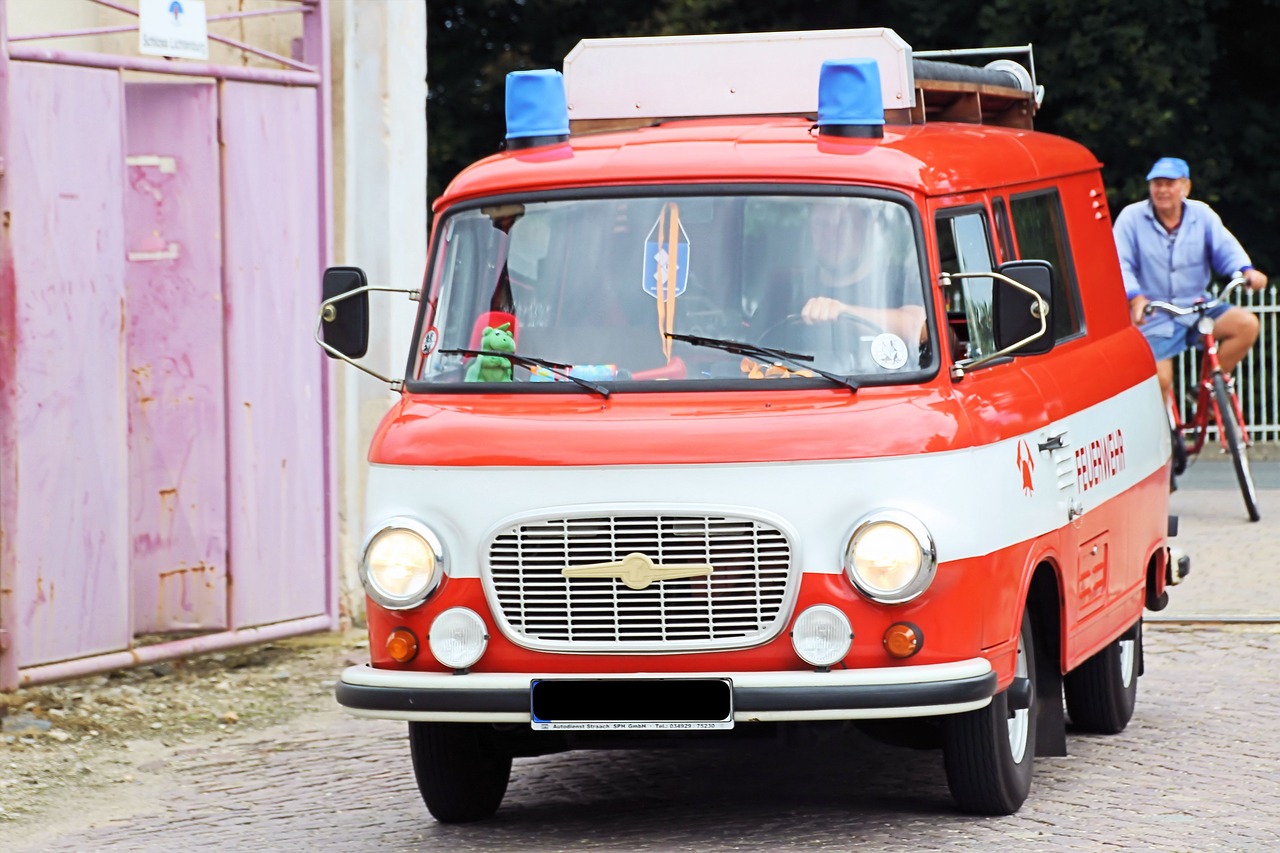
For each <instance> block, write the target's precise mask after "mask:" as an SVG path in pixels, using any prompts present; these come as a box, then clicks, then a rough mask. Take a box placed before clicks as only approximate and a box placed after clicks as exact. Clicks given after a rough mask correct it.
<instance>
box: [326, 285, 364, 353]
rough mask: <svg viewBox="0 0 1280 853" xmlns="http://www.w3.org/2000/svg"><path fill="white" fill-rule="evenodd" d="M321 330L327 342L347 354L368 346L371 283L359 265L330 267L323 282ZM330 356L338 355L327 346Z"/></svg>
mask: <svg viewBox="0 0 1280 853" xmlns="http://www.w3.org/2000/svg"><path fill="white" fill-rule="evenodd" d="M321 298H322V299H323V302H322V304H321V308H320V332H321V334H322V335H323V338H324V342H325V343H326V344H328V346H329V347H332V348H333V349H334V350H336V351H337V352H338V353H340V354H341V355H345V356H346V357H347V358H363V357H364V355H365V353H366V352H368V350H369V283H368V280H367V279H366V278H365V274H364V270H362V269H360V268H359V267H329V269H327V270H325V271H324V282H323V284H322V285H321ZM325 353H326V354H327V355H328V356H329V357H330V358H338V355H335V354H334V353H332V352H329V351H328V349H326V350H325Z"/></svg>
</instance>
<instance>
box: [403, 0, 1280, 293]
mask: <svg viewBox="0 0 1280 853" xmlns="http://www.w3.org/2000/svg"><path fill="white" fill-rule="evenodd" d="M427 24H428V53H427V59H428V63H429V72H428V82H429V89H430V96H429V101H428V121H429V125H430V137H429V139H430V151H429V158H430V159H429V165H430V182H431V183H430V189H429V191H430V194H431V197H432V198H434V197H435V196H436V195H438V194H439V192H441V191H442V190H443V188H444V186H445V184H447V182H448V181H449V180H450V179H452V177H453V176H454V175H455V174H457V172H458V171H459V170H461V169H462V168H463V167H464V166H465V165H466V164H467V163H469V162H472V161H474V160H476V159H478V158H480V157H482V156H485V155H488V154H491V153H493V152H495V151H496V150H498V148H499V146H500V143H501V140H502V134H503V121H504V120H503V88H504V85H505V78H506V74H507V72H509V71H513V70H517V69H525V68H560V67H561V63H562V61H563V59H564V56H565V54H566V53H568V52H569V50H570V49H571V48H572V47H573V45H575V44H576V43H577V42H578V40H579V39H583V38H606V37H613V36H631V35H671V34H687V33H731V32H759V31H769V30H773V31H778V30H811V29H831V28H845V27H869V26H886V27H891V28H892V29H894V30H896V31H897V32H898V34H899V35H901V36H902V37H903V38H904V39H905V40H906V41H907V42H908V43H910V44H911V45H912V46H913V47H914V48H916V49H918V50H928V49H944V48H959V47H982V46H988V47H990V46H1010V45H1025V44H1031V45H1033V47H1034V57H1035V73H1036V77H1037V81H1038V82H1039V83H1041V84H1043V85H1044V86H1045V88H1046V92H1047V94H1046V97H1045V101H1044V105H1043V108H1042V109H1041V111H1040V113H1039V115H1038V116H1037V117H1036V127H1037V129H1040V130H1045V131H1048V132H1051V133H1058V134H1061V135H1064V136H1067V137H1070V138H1072V139H1076V140H1078V141H1080V142H1082V143H1084V144H1085V145H1086V146H1088V147H1089V148H1090V150H1092V151H1093V152H1094V153H1095V154H1096V155H1097V156H1098V158H1099V160H1101V161H1102V162H1103V164H1104V171H1103V176H1104V179H1105V181H1106V185H1107V187H1108V195H1109V199H1108V200H1109V202H1110V204H1111V206H1112V209H1113V211H1118V210H1119V208H1120V207H1121V206H1123V205H1124V204H1127V203H1128V202H1130V201H1136V200H1139V199H1141V198H1144V197H1145V196H1146V185H1145V182H1144V180H1143V178H1144V176H1145V175H1146V170H1147V169H1148V168H1149V166H1150V165H1151V163H1152V161H1154V160H1155V158H1157V157H1160V156H1166V155H1168V156H1178V157H1183V158H1185V159H1186V160H1187V161H1188V162H1189V163H1190V164H1191V168H1192V179H1193V184H1194V189H1193V194H1194V195H1195V196H1196V197H1197V198H1200V199H1203V200H1205V201H1208V202H1209V203H1211V204H1213V205H1214V207H1215V208H1216V209H1217V210H1218V211H1219V213H1221V214H1222V217H1223V219H1224V220H1225V221H1226V223H1227V225H1228V227H1229V228H1231V229H1232V230H1233V231H1235V232H1236V234H1237V235H1238V236H1239V237H1240V238H1241V240H1242V241H1243V242H1244V243H1245V246H1246V248H1247V249H1248V250H1249V251H1250V253H1251V254H1252V255H1253V257H1254V260H1255V263H1256V264H1257V265H1258V266H1259V267H1261V268H1263V269H1266V270H1269V271H1271V272H1274V273H1277V274H1280V267H1278V266H1277V264H1280V246H1275V245H1273V244H1272V240H1271V235H1272V234H1273V233H1275V231H1276V230H1277V225H1280V157H1278V156H1277V154H1278V153H1280V152H1278V151H1277V147H1278V146H1277V143H1276V140H1277V139H1280V111H1277V110H1276V109H1275V108H1274V106H1273V104H1274V103H1275V100H1276V99H1275V96H1274V95H1273V94H1272V91H1271V88H1270V87H1271V84H1272V82H1273V81H1275V80H1277V79H1280V76H1278V74H1280V53H1278V52H1277V51H1276V49H1275V45H1274V43H1273V42H1274V39H1275V37H1276V36H1277V34H1280V0H1183V2H1181V3H1167V2H1156V0H985V2H981V3H978V2H963V0H957V2H951V3H938V2H937V0H894V1H893V2H889V0H862V2H857V3H854V2H851V0H790V2H788V1H787V0H779V2H774V3H767V4H766V3H741V2H737V0H653V2H650V3H646V4H637V3H630V2H623V0H537V2H534V1H533V0H515V2H512V0H465V2H453V3H440V2H431V3H429V4H428V7H427Z"/></svg>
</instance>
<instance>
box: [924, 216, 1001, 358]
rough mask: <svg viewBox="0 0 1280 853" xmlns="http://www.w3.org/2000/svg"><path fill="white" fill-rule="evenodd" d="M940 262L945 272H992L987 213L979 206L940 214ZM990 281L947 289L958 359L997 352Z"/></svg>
mask: <svg viewBox="0 0 1280 853" xmlns="http://www.w3.org/2000/svg"><path fill="white" fill-rule="evenodd" d="M937 233H938V260H939V263H940V265H941V268H942V271H943V272H950V273H958V272H991V270H992V269H994V267H995V261H994V257H993V254H992V250H991V234H990V229H989V228H988V227H987V217H986V211H985V210H984V209H983V208H980V207H972V208H963V209H959V210H956V211H946V212H944V213H941V214H939V215H938V218H937ZM992 286H993V282H992V280H991V279H990V278H966V279H962V280H959V281H955V282H953V283H952V284H951V286H950V287H949V288H948V289H947V294H946V301H947V324H948V326H949V327H950V330H951V332H952V333H954V335H955V336H956V338H957V339H958V340H959V343H960V352H959V353H957V357H961V358H982V357H983V356H987V355H990V354H991V353H993V352H995V350H996V344H995V333H994V331H993V326H992V322H993V320H992V309H991V299H992Z"/></svg>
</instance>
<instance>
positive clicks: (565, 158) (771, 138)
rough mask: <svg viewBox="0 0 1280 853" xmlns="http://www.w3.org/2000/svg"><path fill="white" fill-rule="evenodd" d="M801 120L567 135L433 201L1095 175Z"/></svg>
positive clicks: (689, 122) (676, 124)
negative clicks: (823, 131) (836, 135)
mask: <svg viewBox="0 0 1280 853" xmlns="http://www.w3.org/2000/svg"><path fill="white" fill-rule="evenodd" d="M813 127H814V123H813V119H812V118H808V117H786V116H783V117H776V116H775V117H761V118H752V117H722V118H710V119H681V120H673V121H664V122H661V123H658V124H655V125H653V126H649V127H640V128H633V129H627V130H620V131H612V132H599V133H588V134H582V135H576V136H573V137H572V138H570V139H569V140H568V141H566V142H564V143H561V144H558V145H549V146H544V147H538V148H530V149H524V150H518V151H510V152H503V153H500V154H497V155H494V156H492V157H488V158H486V159H484V160H481V161H479V162H478V163H475V164H474V165H472V166H470V167H468V168H467V169H465V170H463V171H462V172H461V173H459V175H458V176H457V177H456V178H455V179H454V180H453V182H452V183H451V184H450V185H449V187H448V189H447V190H446V191H445V193H444V194H443V195H442V196H441V197H440V198H439V199H437V200H436V203H435V205H434V207H435V209H436V210H440V209H442V208H443V207H445V206H448V205H450V204H453V203H455V202H457V201H460V200H464V199H469V198H476V197H480V196H489V195H495V194H507V193H526V192H537V191H542V190H551V189H569V188H583V187H607V186H628V185H643V184H653V185H671V184H700V183H706V184H725V183H761V182H765V183H782V184H810V183H837V184H854V185H860V186H874V187H884V188H892V189H899V190H902V191H905V192H909V193H920V194H923V195H926V196H944V195H950V194H959V193H964V192H969V191H973V190H978V189H991V188H997V187H1001V186H1006V185H1013V184H1025V183H1028V182H1032V181H1037V180H1042V179H1050V178H1054V177H1059V176H1064V175H1068V174H1075V173H1079V172H1086V171H1092V170H1096V169H1097V168H1098V166H1099V163H1098V161H1097V158H1095V157H1094V156H1093V154H1092V153H1091V152H1090V151H1089V150H1088V149H1087V148H1085V147H1084V146H1083V145H1080V144H1079V143H1076V142H1073V141H1071V140H1069V139H1066V138H1063V137H1060V136H1055V135H1052V134H1048V133H1042V132H1038V131H1034V130H1028V129H1019V128H1009V127H1002V126H995V125H986V124H971V123H958V122H946V121H940V122H938V121H935V122H929V123H925V124H907V125H893V124H886V125H885V127H884V136H883V138H880V139H856V140H852V139H851V140H845V139H829V138H820V137H819V136H818V134H817V133H816V132H814V130H813Z"/></svg>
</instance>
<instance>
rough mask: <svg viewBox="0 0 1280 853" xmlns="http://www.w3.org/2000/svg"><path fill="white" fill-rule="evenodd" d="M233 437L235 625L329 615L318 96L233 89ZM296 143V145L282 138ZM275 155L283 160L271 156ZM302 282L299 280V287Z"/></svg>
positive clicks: (229, 256) (229, 194) (226, 121)
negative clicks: (319, 332)
mask: <svg viewBox="0 0 1280 853" xmlns="http://www.w3.org/2000/svg"><path fill="white" fill-rule="evenodd" d="M221 112H222V131H221V133H222V144H223V164H224V173H223V206H224V209H226V210H228V211H234V212H235V217H236V222H237V225H236V227H235V228H234V229H229V230H228V231H227V233H226V234H225V235H224V238H223V239H224V241H225V251H224V293H225V295H226V306H225V307H226V346H227V431H228V448H229V454H228V457H229V484H228V489H229V492H228V496H229V512H228V517H229V519H230V525H231V526H230V547H231V558H230V562H231V566H232V567H233V568H232V574H231V578H232V587H231V620H232V625H233V626H234V627H241V626H245V625H257V624H262V623H264V622H267V621H277V620H280V619H293V618H300V617H303V616H309V615H313V614H319V613H325V612H326V611H327V610H328V608H329V602H330V600H331V589H330V584H331V583H332V578H331V576H330V574H329V572H328V571H327V563H326V549H325V542H326V539H325V537H326V536H327V531H326V527H325V486H326V480H325V469H324V446H325V445H324V423H325V417H326V416H325V414H324V408H323V405H322V404H323V398H322V390H323V376H324V373H323V371H324V368H325V365H324V363H323V355H322V353H321V351H320V349H319V347H317V346H316V345H315V343H314V341H313V339H312V334H313V332H314V328H315V322H316V310H317V309H316V306H317V287H318V284H317V283H318V282H319V281H320V277H321V273H322V270H321V269H320V263H321V261H320V259H321V258H322V257H323V252H322V248H321V246H322V243H321V231H320V226H321V221H322V220H321V218H320V214H319V213H318V209H319V205H320V198H319V194H318V181H317V150H316V140H315V136H314V135H313V134H309V133H307V132H306V129H310V128H314V127H315V126H316V99H315V94H314V92H311V91H309V90H306V89H298V88H292V89H291V88H284V87H281V86H265V85H258V84H254V83H240V82H225V83H223V84H222V104H221ZM284 143H287V144H284ZM261 152H271V156H266V157H264V156H261ZM300 283H301V286H300Z"/></svg>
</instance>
